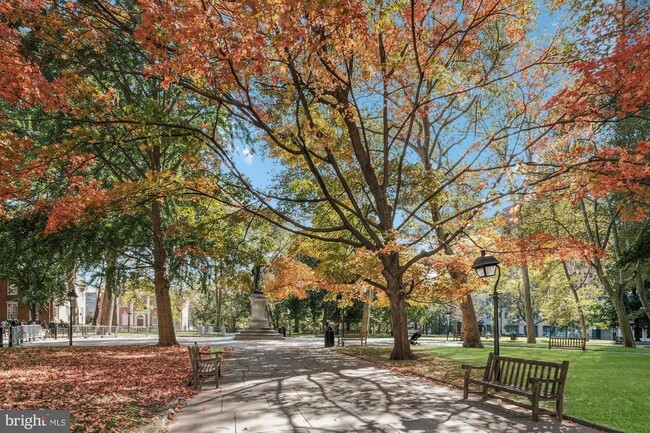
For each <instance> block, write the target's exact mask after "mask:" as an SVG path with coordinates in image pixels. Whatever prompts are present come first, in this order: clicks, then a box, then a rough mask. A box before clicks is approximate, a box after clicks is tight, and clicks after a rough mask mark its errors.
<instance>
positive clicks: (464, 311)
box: [460, 293, 483, 348]
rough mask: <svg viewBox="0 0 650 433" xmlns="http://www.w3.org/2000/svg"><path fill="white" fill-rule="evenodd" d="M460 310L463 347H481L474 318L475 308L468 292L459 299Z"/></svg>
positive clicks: (476, 322)
mask: <svg viewBox="0 0 650 433" xmlns="http://www.w3.org/2000/svg"><path fill="white" fill-rule="evenodd" d="M460 312H461V317H462V320H463V325H462V329H461V334H462V335H463V347H472V348H482V347H483V343H481V333H480V331H479V328H478V321H477V320H476V310H474V301H473V300H472V295H471V294H470V293H468V294H467V295H465V297H464V298H463V300H462V301H460Z"/></svg>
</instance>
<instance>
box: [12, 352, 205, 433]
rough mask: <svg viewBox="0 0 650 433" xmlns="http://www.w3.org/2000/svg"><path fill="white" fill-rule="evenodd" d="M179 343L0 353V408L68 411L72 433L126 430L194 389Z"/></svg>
mask: <svg viewBox="0 0 650 433" xmlns="http://www.w3.org/2000/svg"><path fill="white" fill-rule="evenodd" d="M191 370H192V369H191V365H190V362H189V356H188V354H187V349H186V348H185V347H183V346H174V347H157V346H121V347H51V348H42V347H31V348H16V349H11V350H8V349H5V350H3V351H2V356H1V357H0V387H1V389H2V390H3V392H2V394H3V396H2V399H1V400H0V409H3V410H7V409H17V410H25V409H63V410H68V411H70V414H71V424H72V425H71V431H72V432H126V431H132V430H133V429H135V428H137V427H138V426H139V425H142V424H144V423H147V422H151V421H152V420H153V419H154V418H155V417H156V415H157V414H158V413H159V411H160V410H161V409H162V408H163V407H164V405H166V404H167V403H169V402H170V401H171V400H173V399H174V398H180V399H181V400H182V399H186V398H188V397H190V396H191V395H193V394H195V393H196V391H195V390H194V389H192V388H190V387H187V386H186V385H187V380H188V378H189V376H190V373H191Z"/></svg>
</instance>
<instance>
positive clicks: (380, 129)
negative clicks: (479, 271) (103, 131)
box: [136, 0, 561, 359]
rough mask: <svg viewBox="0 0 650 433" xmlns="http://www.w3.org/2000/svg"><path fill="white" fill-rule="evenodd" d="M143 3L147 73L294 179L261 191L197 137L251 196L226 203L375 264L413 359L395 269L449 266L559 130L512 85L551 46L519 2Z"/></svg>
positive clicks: (401, 350) (400, 349)
mask: <svg viewBox="0 0 650 433" xmlns="http://www.w3.org/2000/svg"><path fill="white" fill-rule="evenodd" d="M140 6H141V9H142V16H141V25H140V26H139V27H138V29H137V32H136V35H137V38H138V41H139V42H140V43H141V44H142V46H143V48H145V49H146V50H147V52H148V55H149V56H151V57H153V58H155V59H156V62H154V63H152V64H150V65H148V66H147V68H146V69H145V72H146V73H147V74H149V75H151V76H154V77H156V78H159V79H160V80H162V81H163V83H164V85H166V86H169V87H170V88H173V87H176V86H179V87H182V88H184V89H186V90H188V91H190V92H193V93H194V94H195V95H196V97H197V98H201V99H203V100H206V101H209V103H210V104H212V105H214V106H215V107H222V108H223V109H224V110H227V111H228V112H229V113H230V114H231V116H232V118H233V120H237V121H239V122H240V123H241V124H242V125H244V126H245V127H246V128H248V129H249V130H250V131H251V134H252V136H253V137H254V138H255V139H256V140H258V141H260V142H263V143H264V147H263V150H264V152H266V153H267V154H268V155H269V156H271V157H274V158H278V159H279V160H281V161H282V162H283V164H285V166H286V168H287V172H288V173H290V174H291V176H292V178H293V179H294V180H295V182H293V184H292V186H293V187H294V188H293V189H287V188H285V189H283V190H282V191H281V192H282V193H281V194H275V193H273V192H271V191H261V190H260V189H258V188H257V187H256V186H254V185H251V184H250V182H248V181H247V179H245V177H244V176H243V175H242V174H241V173H240V172H239V170H238V168H237V166H236V164H235V163H234V161H233V160H232V159H231V158H230V157H229V155H228V154H227V152H225V151H224V150H225V147H226V146H225V143H224V141H223V140H224V136H223V134H215V133H214V130H208V131H206V130H203V129H198V130H197V131H196V133H197V134H199V135H201V136H202V137H203V139H204V140H205V141H206V142H207V143H209V144H210V145H211V146H212V148H213V149H214V151H215V152H216V153H217V154H218V155H219V156H220V157H221V158H222V159H223V160H224V161H225V162H224V164H225V166H226V167H227V168H228V169H229V170H230V172H231V173H232V174H233V175H234V176H236V177H238V178H239V180H240V181H241V184H242V185H243V186H244V187H245V188H246V189H247V190H248V191H249V192H250V193H251V194H252V195H253V196H254V198H253V199H251V200H246V201H243V200H235V203H234V204H237V205H239V206H241V207H243V208H246V209H247V210H248V211H249V212H252V213H254V214H256V215H258V216H260V217H261V218H265V219H267V220H269V221H271V222H273V223H275V224H278V225H280V226H281V227H283V228H285V229H287V230H289V231H292V232H294V233H299V234H301V235H304V236H307V237H311V238H314V239H319V240H322V241H326V242H334V243H341V244H345V245H349V246H351V247H353V248H355V249H359V250H363V251H365V252H367V254H368V255H369V256H371V257H373V258H374V260H376V261H377V267H378V269H380V271H381V272H380V275H379V277H378V278H365V279H364V280H365V283H366V284H370V285H372V286H373V287H375V288H376V289H378V290H380V291H381V292H383V293H384V294H385V295H386V296H387V297H388V299H389V301H390V306H391V310H392V320H393V325H394V330H395V333H394V339H395V345H394V349H393V352H392V354H391V358H392V359H408V358H411V357H412V352H411V349H410V346H409V343H408V335H407V329H406V326H407V323H406V322H407V318H406V301H407V299H408V297H409V295H410V293H411V292H412V290H413V288H414V287H415V285H414V280H408V279H405V275H406V273H407V271H409V269H410V268H411V267H413V266H415V265H416V264H418V263H420V261H421V260H423V259H426V258H428V257H433V256H436V255H439V254H455V253H457V252H455V251H453V250H452V251H450V250H449V248H451V246H452V245H454V244H455V243H456V242H457V241H458V240H459V239H460V238H461V237H462V235H463V233H464V231H465V230H466V229H467V227H468V225H470V224H471V222H472V221H473V219H474V218H476V217H477V216H478V215H480V214H481V213H482V212H483V211H485V210H486V209H489V208H490V207H491V206H493V205H494V204H495V202H497V201H498V200H499V199H501V198H503V197H506V196H508V195H509V194H511V193H512V192H513V191H516V190H517V189H518V188H519V186H518V185H516V182H515V183H508V182H505V181H504V178H506V177H508V176H511V175H512V174H513V168H514V167H518V166H519V164H520V163H522V164H525V163H526V161H525V160H524V159H523V157H522V155H523V152H524V151H525V150H526V149H528V148H529V147H530V146H532V145H534V144H539V143H540V142H541V141H542V139H543V137H545V136H546V135H547V134H548V132H549V131H550V130H552V128H553V126H554V125H555V124H556V123H557V121H558V118H547V117H546V116H545V115H544V113H539V114H537V113H531V114H529V113H528V112H527V111H526V110H527V107H528V106H529V105H538V104H539V102H540V101H539V98H537V97H532V96H531V94H530V93H529V91H528V90H527V88H528V86H526V85H524V86H521V87H519V86H517V85H516V84H514V83H515V82H518V81H521V80H523V81H526V80H530V81H534V80H539V79H540V75H538V74H539V73H541V71H542V69H543V68H542V66H548V65H550V64H551V63H552V61H553V55H554V47H553V45H552V43H551V44H550V45H549V44H544V43H540V44H539V45H537V44H535V43H532V42H531V41H532V40H533V38H532V37H531V32H532V31H533V30H534V23H535V12H534V11H533V5H532V4H531V2H521V1H488V2H480V3H473V2H456V1H446V2H431V1H411V2H391V1H385V2H375V3H372V2H366V1H360V0H359V1H354V2H347V3H339V2H326V4H321V3H314V2H306V1H292V2H276V1H251V2H245V3H233V2H211V3H181V2H178V3H176V2H170V3H165V4H160V3H158V2H147V1H144V2H141V3H140ZM179 29H183V30H182V31H179ZM508 86H510V88H511V89H512V88H517V90H513V91H511V92H509V93H503V90H504V89H505V88H506V87H508ZM529 96H531V97H530V98H528V97H529ZM512 98H515V99H514V100H513V99H512ZM560 117H561V116H560ZM523 131H527V132H528V133H527V134H526V135H525V136H524V134H522V132H523ZM217 132H218V131H217ZM425 135H430V136H431V137H432V138H431V139H430V140H423V139H422V137H424V136H425ZM427 146H429V147H427ZM418 152H419V153H420V154H418ZM428 164H429V166H428ZM548 175H549V174H548V173H546V175H545V176H548ZM545 176H543V177H545ZM543 177H542V178H543ZM542 178H540V179H537V180H536V181H541V180H543V179H542ZM202 192H203V193H204V194H206V195H210V196H213V197H215V198H216V199H218V200H223V201H227V202H229V203H232V202H233V199H232V197H229V196H227V195H225V194H215V192H214V191H205V190H203V191H202ZM432 235H433V237H432ZM451 257H454V256H451ZM465 277H467V275H465V274H460V273H456V277H455V280H456V282H455V284H456V285H457V286H458V287H460V286H462V284H464V283H465V281H464V280H465ZM467 311H468V312H469V311H471V310H470V309H467ZM464 318H465V319H466V320H468V321H470V320H471V319H472V318H471V317H469V314H467V315H464ZM473 320H474V322H475V318H474V319H473ZM468 337H471V338H473V336H470V334H468Z"/></svg>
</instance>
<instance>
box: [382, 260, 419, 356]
mask: <svg viewBox="0 0 650 433" xmlns="http://www.w3.org/2000/svg"><path fill="white" fill-rule="evenodd" d="M379 259H380V260H381V261H382V264H383V265H384V270H383V272H382V273H383V275H384V277H385V278H386V294H387V295H388V299H389V300H390V316H391V324H392V327H393V351H392V352H391V354H390V359H391V360H405V359H414V358H415V356H414V355H413V351H412V350H411V344H410V343H409V336H408V317H407V314H406V297H407V293H406V290H405V289H404V280H403V276H404V275H403V273H402V272H400V270H399V268H400V264H399V253H391V254H386V255H384V254H381V255H379Z"/></svg>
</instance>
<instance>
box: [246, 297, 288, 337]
mask: <svg viewBox="0 0 650 433" xmlns="http://www.w3.org/2000/svg"><path fill="white" fill-rule="evenodd" d="M250 299H251V323H250V326H249V328H248V329H245V330H243V331H241V332H238V333H237V334H235V340H284V337H283V336H282V334H279V333H278V332H277V331H276V330H275V329H271V328H270V327H269V321H268V320H267V318H266V295H265V294H264V293H261V292H253V293H252V294H251V297H250Z"/></svg>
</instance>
